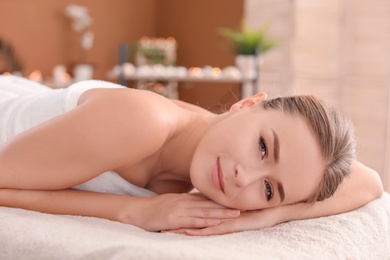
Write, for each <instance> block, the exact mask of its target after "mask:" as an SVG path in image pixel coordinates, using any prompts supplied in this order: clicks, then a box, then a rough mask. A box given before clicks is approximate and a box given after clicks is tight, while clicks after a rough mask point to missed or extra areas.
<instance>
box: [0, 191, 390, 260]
mask: <svg viewBox="0 0 390 260" xmlns="http://www.w3.org/2000/svg"><path fill="white" fill-rule="evenodd" d="M0 259H13V260H15V259H137V260H141V259H170V260H172V259H375V260H380V259H390V195H389V194H387V193H386V194H385V195H384V196H383V197H382V198H380V199H378V200H375V201H373V202H371V203H369V204H368V205H366V206H364V207H362V208H360V209H358V210H355V211H352V212H348V213H344V214H340V215H336V216H330V217H323V218H317V219H310V220H301V221H292V222H289V223H284V224H280V225H277V226H275V227H272V228H267V229H263V230H258V231H249V232H240V233H234V234H228V235H220V236H211V237H188V236H184V235H178V234H162V233H152V232H146V231H144V230H141V229H139V228H137V227H135V226H131V225H126V224H121V223H117V222H113V221H108V220H104V219H97V218H90V217H80V216H64V215H51V214H43V213H38V212H32V211H26V210H21V209H12V208H4V207H0Z"/></svg>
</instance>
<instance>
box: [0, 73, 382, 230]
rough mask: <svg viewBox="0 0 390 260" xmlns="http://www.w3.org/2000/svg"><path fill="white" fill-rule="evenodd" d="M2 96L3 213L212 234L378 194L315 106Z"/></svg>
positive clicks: (139, 94)
mask: <svg viewBox="0 0 390 260" xmlns="http://www.w3.org/2000/svg"><path fill="white" fill-rule="evenodd" d="M0 91H1V93H2V94H1V95H0V96H1V100H0V111H2V115H3V116H2V118H1V122H0V123H1V129H2V130H1V133H0V134H1V136H0V138H1V139H0V141H1V146H0V147H1V149H0V206H6V207H18V208H24V209H29V210H36V211H41V212H47V213H53V214H73V215H84V216H93V217H100V218H106V219H110V220H115V221H120V222H123V223H129V224H133V225H136V226H139V227H141V228H143V229H145V230H149V231H170V232H185V233H186V234H189V235H213V234H224V233H230V232H236V231H243V230H251V229H259V228H263V227H270V226H273V225H275V224H278V223H282V222H286V221H290V220H295V219H306V218H313V217H319V216H326V215H331V214H337V213H342V212H346V211H349V210H353V209H356V208H358V207H360V206H362V205H364V204H366V203H368V202H369V201H371V200H373V199H375V198H378V197H380V196H381V194H382V192H383V191H382V184H381V181H380V179H379V177H378V174H377V173H375V172H374V171H373V170H371V169H369V168H367V167H366V166H364V165H362V164H360V163H358V162H356V161H355V160H354V140H353V134H352V130H351V127H350V126H349V124H348V121H347V120H346V119H345V118H344V117H342V116H341V115H340V114H339V113H336V112H335V111H333V110H330V109H329V108H327V107H326V106H325V105H324V104H323V103H322V102H321V101H319V100H318V99H316V98H315V97H312V96H294V97H286V98H278V99H273V100H268V101H267V100H265V98H266V95H265V94H262V93H260V94H258V95H256V96H254V97H250V98H247V99H243V100H241V101H239V102H237V103H236V104H234V105H233V106H232V107H231V109H230V111H229V112H226V113H224V114H220V115H216V114H212V113H210V112H208V111H206V110H203V109H201V108H199V107H196V106H192V105H190V104H186V103H184V102H180V101H172V100H168V99H165V98H164V97H162V96H159V95H157V94H154V93H152V92H148V91H141V90H135V89H128V88H123V87H120V86H118V85H116V84H113V83H108V82H103V81H85V82H79V83H76V84H74V85H72V86H71V87H69V88H67V89H60V90H51V89H49V88H46V87H45V86H42V85H38V84H35V83H32V82H30V81H28V80H24V79H21V78H15V77H12V76H1V77H0ZM338 187H339V188H338ZM193 188H195V189H196V190H197V191H199V193H200V194H202V195H200V194H199V193H189V192H190V191H191V190H192V189H193ZM138 195H139V196H140V197H138Z"/></svg>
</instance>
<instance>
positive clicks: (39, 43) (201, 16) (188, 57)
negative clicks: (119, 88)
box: [0, 0, 243, 107]
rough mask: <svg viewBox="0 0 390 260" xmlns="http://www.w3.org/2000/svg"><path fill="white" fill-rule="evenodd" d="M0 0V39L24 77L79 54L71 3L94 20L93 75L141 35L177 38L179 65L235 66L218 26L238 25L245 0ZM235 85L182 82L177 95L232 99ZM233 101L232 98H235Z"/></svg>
mask: <svg viewBox="0 0 390 260" xmlns="http://www.w3.org/2000/svg"><path fill="white" fill-rule="evenodd" d="M228 2H229V4H228V5H227V1H226V0H213V1H208V0H199V1H191V0H142V1H139V0H112V1H106V0H94V1H87V0H78V1H70V0H56V1H50V0H34V1H31V0H15V1H5V0H0V3H1V7H0V37H1V38H3V39H4V40H7V41H8V42H10V43H12V44H13V46H14V48H15V49H16V51H17V53H18V54H19V57H20V58H21V60H22V62H23V63H24V65H25V66H24V71H23V72H24V75H28V74H29V73H31V71H32V70H34V69H39V70H41V71H42V73H43V75H44V76H46V77H47V76H50V75H51V71H52V68H53V67H54V66H55V65H57V64H66V65H67V66H68V67H69V68H70V66H71V65H72V64H73V63H75V62H79V61H80V60H81V59H82V58H81V52H80V50H81V49H80V45H79V38H78V37H79V35H78V34H76V33H75V32H74V31H72V29H71V28H70V21H69V20H68V19H67V18H66V17H65V16H64V9H65V7H66V5H67V4H69V3H76V4H81V5H85V6H87V7H88V8H89V12H90V15H91V16H92V18H93V20H94V21H93V25H92V27H91V29H92V30H93V32H94V33H95V44H94V47H93V49H92V50H91V51H90V52H89V53H88V55H87V61H88V62H90V63H93V64H94V65H95V67H96V71H95V78H98V79H107V78H106V77H105V75H106V72H107V71H108V70H109V69H110V68H112V67H113V66H114V65H115V64H116V63H117V57H118V45H119V44H120V43H121V42H129V43H131V42H135V41H136V40H138V39H139V38H140V37H141V36H144V35H147V36H173V37H175V38H176V39H177V41H178V44H179V48H178V64H179V65H184V66H187V67H190V66H204V65H212V66H220V67H223V66H227V65H233V62H234V57H233V55H231V54H229V53H228V52H226V51H225V50H223V47H222V45H223V44H224V40H223V39H222V37H221V36H219V35H217V33H216V30H217V28H218V27H221V26H236V25H238V24H239V22H240V20H241V19H242V16H243V0H234V1H233V0H232V1H228ZM231 89H232V91H233V92H235V93H236V95H237V94H238V93H237V91H238V87H237V85H226V84H221V85H220V86H219V85H218V86H214V85H210V84H197V85H186V87H183V88H181V91H180V98H181V99H184V100H187V101H189V102H193V103H199V104H201V105H203V106H206V107H209V106H210V105H213V104H218V103H222V104H224V103H226V102H230V101H231V100H232V98H233V95H232V93H231ZM233 100H234V98H233Z"/></svg>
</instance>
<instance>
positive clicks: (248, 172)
mask: <svg viewBox="0 0 390 260" xmlns="http://www.w3.org/2000/svg"><path fill="white" fill-rule="evenodd" d="M234 174H235V175H234V182H235V184H236V185H237V186H238V187H240V188H243V187H246V186H248V185H249V184H251V183H253V182H257V181H259V180H260V179H261V178H262V174H261V171H260V169H256V168H252V169H249V168H247V169H245V168H243V167H241V166H240V165H237V166H236V167H235V173H234Z"/></svg>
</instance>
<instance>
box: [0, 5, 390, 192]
mask: <svg viewBox="0 0 390 260" xmlns="http://www.w3.org/2000/svg"><path fill="white" fill-rule="evenodd" d="M70 4H76V5H79V6H82V7H83V8H84V9H82V10H84V11H87V14H88V19H89V20H88V19H87V20H85V19H84V20H83V21H84V22H85V24H84V25H85V26H84V28H82V29H80V30H79V31H77V30H76V29H77V28H76V29H75V27H74V24H73V22H74V20H72V17H70V16H69V15H68V14H66V10H67V8H68V7H69V5H70ZM76 14H77V11H76ZM243 23H244V24H245V25H246V26H247V27H248V28H251V29H254V30H255V29H257V28H268V30H267V37H269V38H270V39H272V40H275V41H276V42H277V43H278V44H277V46H275V47H274V48H272V49H270V50H268V51H266V52H265V51H263V52H262V51H258V52H256V57H257V60H256V62H257V63H256V66H255V68H256V71H255V72H256V73H255V77H253V80H251V82H250V83H251V84H253V85H254V88H255V89H256V91H264V92H267V93H268V94H269V96H271V97H273V96H278V95H288V94H300V93H311V94H315V95H318V96H319V97H320V98H322V99H323V100H325V101H326V102H328V103H330V104H331V105H333V106H335V107H337V108H339V109H340V110H342V111H343V112H344V113H346V114H347V115H349V116H350V117H351V118H352V121H353V122H354V124H355V128H356V136H357V139H358V159H359V160H360V161H362V162H363V163H365V164H366V165H368V166H369V167H371V168H373V169H375V170H376V171H378V172H379V173H380V175H381V177H382V180H383V182H384V185H385V186H386V187H387V190H389V188H390V178H389V177H388V176H389V175H390V167H389V157H390V120H389V118H390V113H389V111H390V102H389V101H390V98H389V97H390V92H389V89H390V87H389V84H390V0H376V1H375V3H374V2H373V1H369V0H354V1H352V0H318V1H311V0H278V1H274V0H212V1H210V0H197V1H190V0H142V1H139V0H138V1H137V0H111V1H106V0H94V1H87V0H84V1H82V0H74V1H68V0H56V1H51V0H34V1H30V0H13V1H7V0H0V40H1V41H0V73H15V72H17V73H19V74H20V75H22V76H25V77H30V78H33V79H36V80H37V81H41V82H44V83H45V82H48V83H50V84H53V79H55V78H56V75H58V73H66V75H68V77H69V78H70V79H72V78H73V77H75V75H74V72H73V70H74V68H75V67H76V65H77V64H89V65H90V66H91V67H92V69H93V71H92V73H93V74H92V77H93V78H95V79H102V80H108V81H112V82H120V75H119V76H118V67H117V66H118V64H122V63H124V62H129V63H130V65H133V64H134V66H130V67H127V73H130V74H131V73H133V72H134V70H135V69H137V62H136V61H135V59H136V56H135V55H136V54H134V53H136V51H135V52H134V50H135V49H136V48H137V46H139V43H140V41H141V39H144V40H145V39H147V40H150V39H170V40H172V39H173V40H174V44H175V52H174V58H173V60H174V64H173V65H174V66H177V67H180V68H188V69H189V68H201V69H205V68H206V69H205V70H203V72H202V73H205V74H204V75H207V73H208V71H209V70H210V73H211V69H212V68H216V69H219V68H221V69H223V68H229V71H225V72H226V73H225V76H226V77H227V78H222V77H221V76H220V74H219V71H218V70H214V71H213V72H212V74H210V75H211V77H212V78H211V79H210V80H193V79H190V78H188V77H186V79H188V80H185V79H184V80H180V81H176V80H172V82H174V83H175V84H176V85H175V87H177V96H175V98H179V99H181V100H184V101H187V102H190V103H193V104H197V105H200V106H202V107H204V108H206V109H209V110H211V111H214V112H219V111H223V110H225V109H228V108H229V106H230V105H231V104H233V103H234V102H235V101H236V100H237V99H238V98H240V96H242V95H243V94H242V91H243V85H245V82H243V81H240V80H239V79H238V78H237V77H236V76H237V73H236V72H237V71H236V70H234V69H235V68H237V67H236V65H237V56H238V54H239V53H237V52H235V51H232V49H231V45H229V43H231V42H229V41H228V39H227V37H226V36H224V35H222V34H221V33H220V29H221V28H231V29H240V26H241V25H242V24H243ZM264 26H266V27H264ZM84 36H85V38H82V37H84ZM145 37H146V38H145ZM83 41H84V42H83ZM137 44H138V45H137ZM138 65H139V64H138ZM170 65H172V64H170ZM64 70H65V72H64ZM160 70H161V68H160ZM188 71H190V70H188ZM115 72H116V74H115ZM160 72H161V71H160ZM214 72H215V73H218V74H213V73H214ZM175 73H176V72H175ZM177 73H179V72H177ZM193 73H197V72H196V70H193ZM119 74H121V73H119ZM133 74H134V73H133ZM61 75H62V74H61ZM121 75H122V74H121ZM134 75H135V74H134ZM169 75H172V76H171V78H172V79H175V78H177V76H178V75H179V74H177V75H176V74H169ZM194 75H195V74H194ZM197 75H198V74H197ZM202 75H203V74H202ZM202 75H200V76H199V75H198V79H200V78H201V76H202ZM122 76H123V75H122ZM143 76H144V77H143V78H142V79H143V80H142V82H143V83H145V82H146V83H145V84H148V83H147V80H145V75H143ZM146 76H147V75H146ZM139 81H140V80H139V78H137V77H128V78H127V80H126V81H125V84H126V85H127V86H129V87H132V86H139V85H137V82H138V83H139ZM168 81H169V82H171V80H167V79H166V78H165V79H164V82H165V83H166V82H168ZM69 82H70V81H69ZM121 83H122V84H123V82H121ZM50 84H49V85H50ZM56 87H58V86H56ZM61 87H66V84H65V85H64V86H61Z"/></svg>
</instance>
